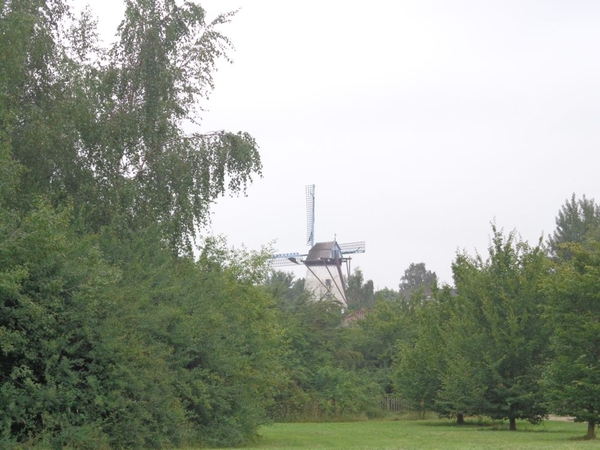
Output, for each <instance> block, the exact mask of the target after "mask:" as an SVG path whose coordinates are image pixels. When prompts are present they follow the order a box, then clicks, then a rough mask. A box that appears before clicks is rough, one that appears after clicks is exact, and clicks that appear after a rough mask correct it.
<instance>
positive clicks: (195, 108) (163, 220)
mask: <svg viewBox="0 0 600 450" xmlns="http://www.w3.org/2000/svg"><path fill="white" fill-rule="evenodd" d="M66 17H68V16H67V14H66V7H65V6H64V5H63V4H62V2H60V1H50V0H48V1H43V0H36V1H35V2H8V3H4V4H3V11H2V17H1V20H2V22H3V24H2V28H3V29H5V30H7V31H6V33H5V36H3V37H4V38H6V40H7V41H8V43H7V46H6V48H10V49H11V55H10V56H11V58H12V59H13V61H14V62H15V66H14V67H15V69H14V70H12V71H10V73H7V75H9V76H10V77H9V78H8V79H7V80H6V81H3V85H4V86H3V87H4V88H5V89H4V90H3V93H7V95H6V96H5V97H6V98H5V100H6V105H8V109H9V114H8V115H7V117H8V118H9V119H10V118H11V117H12V118H13V119H11V120H12V122H11V123H12V126H11V127H10V128H9V130H10V133H9V139H10V142H11V149H12V154H13V157H14V159H15V160H16V161H18V162H20V163H21V164H22V165H23V166H24V167H25V169H26V170H25V172H24V174H23V177H22V189H21V193H20V195H22V197H23V201H24V202H25V201H28V202H29V204H30V205H33V203H34V198H35V196H36V195H40V194H43V195H47V196H49V198H50V199H51V201H52V203H53V204H55V205H60V204H62V205H64V204H73V207H74V210H75V215H76V217H77V218H78V219H79V221H80V224H81V226H82V229H84V230H85V231H91V232H97V231H99V230H100V229H102V227H104V226H109V225H113V224H116V225H117V226H116V227H115V229H123V228H130V229H134V230H140V229H142V228H143V227H146V226H154V225H155V224H159V226H160V229H161V234H162V238H163V239H164V240H165V242H168V243H169V245H170V247H171V248H172V250H173V251H175V252H187V253H188V254H189V253H190V252H191V248H192V243H193V239H194V236H195V235H196V231H197V229H198V227H200V226H203V225H205V224H206V223H207V221H208V218H209V214H208V210H209V208H210V205H211V204H212V202H213V201H214V200H215V199H216V198H217V197H219V196H221V195H224V194H225V193H226V192H229V193H232V194H236V193H241V192H244V190H245V188H246V186H247V184H248V183H249V182H251V180H252V177H253V176H255V175H260V173H261V167H262V166H261V162H260V156H259V154H258V150H257V145H256V142H255V141H254V139H253V138H252V136H250V135H249V134H248V133H245V132H237V133H232V132H226V131H216V132H210V133H199V132H196V133H187V132H186V131H184V126H187V128H186V129H189V125H190V124H194V123H196V124H197V123H198V122H199V117H198V115H199V112H200V111H201V106H200V104H199V102H200V101H201V100H203V99H205V98H206V96H207V95H208V93H209V92H210V91H211V89H212V88H213V80H212V72H213V70H214V67H215V64H216V61H217V60H218V59H220V58H227V50H228V49H229V48H230V42H229V40H228V39H227V38H226V37H225V36H223V35H222V34H221V32H220V31H219V28H220V27H221V26H222V25H224V24H226V23H227V22H228V21H229V20H230V19H231V17H232V14H222V15H219V16H217V18H216V19H215V20H214V21H212V22H210V23H207V22H206V21H205V11H204V10H203V9H202V8H201V7H200V6H198V5H195V4H193V3H189V2H186V3H183V4H179V3H178V2H176V1H175V0H166V1H159V0H137V1H132V2H127V4H126V12H125V18H124V20H123V22H122V23H121V25H120V27H119V32H120V39H119V41H118V42H117V43H116V44H115V45H114V47H113V48H111V49H110V50H106V49H102V48H100V47H99V46H98V45H97V44H96V42H95V41H94V36H95V28H94V23H93V21H92V20H91V19H90V18H89V15H85V14H84V16H83V17H82V19H81V20H80V21H79V23H78V24H75V25H73V26H72V27H70V26H69V24H68V23H65V20H66ZM64 29H67V30H70V31H69V33H68V34H66V33H63V32H61V30H64ZM9 33H11V35H10V36H8V37H6V36H7V35H8V34H9ZM28 33H29V34H28ZM10 42H25V43H27V44H28V45H20V46H16V47H14V48H15V50H13V45H12V44H10ZM19 51H20V52H21V53H18V52H19ZM13 54H14V55H13ZM13 56H14V57H13ZM42 152H43V154H44V158H40V157H39V155H40V154H41V153H42Z"/></svg>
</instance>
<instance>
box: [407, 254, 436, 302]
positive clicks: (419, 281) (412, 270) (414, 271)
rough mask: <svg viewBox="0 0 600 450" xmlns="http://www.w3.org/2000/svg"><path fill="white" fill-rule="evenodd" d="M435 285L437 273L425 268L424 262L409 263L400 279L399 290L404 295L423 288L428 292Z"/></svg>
mask: <svg viewBox="0 0 600 450" xmlns="http://www.w3.org/2000/svg"><path fill="white" fill-rule="evenodd" d="M436 286H437V275H436V273H435V272H432V271H431V270H427V268H426V267H425V263H422V262H421V263H411V264H410V266H408V268H407V269H406V270H405V271H404V275H402V278H401V279H400V292H401V293H403V294H404V295H405V296H407V295H410V294H411V293H412V292H414V291H416V290H418V289H423V290H424V291H427V293H428V294H430V291H431V289H432V288H434V287H436Z"/></svg>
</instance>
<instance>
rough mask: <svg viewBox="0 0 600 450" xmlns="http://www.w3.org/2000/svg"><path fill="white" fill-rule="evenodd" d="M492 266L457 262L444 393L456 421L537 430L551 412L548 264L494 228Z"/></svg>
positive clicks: (473, 260)
mask: <svg viewBox="0 0 600 450" xmlns="http://www.w3.org/2000/svg"><path fill="white" fill-rule="evenodd" d="M492 230H493V237H492V243H491V245H490V247H489V249H488V252H489V256H488V258H487V259H486V260H484V259H483V258H481V257H480V256H476V257H471V256H469V255H467V254H464V253H462V254H459V255H457V257H456V260H455V261H454V263H453V266H452V270H453V274H454V282H455V285H456V289H457V291H458V297H457V298H456V302H455V303H456V306H455V307H454V308H453V309H452V311H451V317H450V320H449V322H448V333H447V334H446V342H447V349H446V351H447V352H448V354H449V355H451V357H452V359H453V360H450V361H449V362H448V370H447V372H446V374H445V376H444V379H443V389H442V390H441V392H440V396H441V398H442V400H443V401H444V402H445V403H446V404H447V405H448V406H449V407H450V408H453V409H454V410H455V412H456V413H459V412H462V413H471V414H483V415H486V416H489V417H491V418H493V419H508V420H509V422H510V429H511V430H515V429H516V420H517V419H527V420H529V421H531V422H532V423H537V422H539V421H540V420H541V419H542V418H543V417H544V415H545V414H546V410H545V408H544V405H543V399H542V392H541V388H540V385H539V379H540V375H541V368H542V364H543V362H544V361H545V360H546V358H547V355H548V344H547V343H548V337H549V332H548V330H547V328H546V327H545V326H543V321H542V320H541V313H542V307H543V305H544V303H545V299H544V297H543V295H542V294H541V291H540V283H541V282H542V280H543V279H544V277H545V276H546V274H547V260H546V257H545V255H544V253H543V251H542V249H541V248H540V246H539V245H538V246H537V247H533V248H532V247H530V246H529V245H528V244H527V243H525V242H523V241H519V240H517V239H516V237H515V233H514V232H513V233H510V234H509V235H508V237H506V238H505V237H504V236H503V234H502V232H501V231H499V230H497V229H496V227H495V226H492Z"/></svg>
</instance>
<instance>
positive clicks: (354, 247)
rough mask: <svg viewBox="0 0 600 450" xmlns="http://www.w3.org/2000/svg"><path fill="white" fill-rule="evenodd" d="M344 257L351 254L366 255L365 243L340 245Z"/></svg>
mask: <svg viewBox="0 0 600 450" xmlns="http://www.w3.org/2000/svg"><path fill="white" fill-rule="evenodd" d="M338 245H339V246H340V250H342V254H343V255H347V254H350V253H364V252H365V250H366V244H365V241H360V242H346V243H345V244H338Z"/></svg>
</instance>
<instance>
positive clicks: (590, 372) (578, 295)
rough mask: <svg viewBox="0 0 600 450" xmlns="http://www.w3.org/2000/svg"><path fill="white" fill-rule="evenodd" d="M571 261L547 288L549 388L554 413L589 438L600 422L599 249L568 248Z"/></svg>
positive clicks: (561, 266)
mask: <svg viewBox="0 0 600 450" xmlns="http://www.w3.org/2000/svg"><path fill="white" fill-rule="evenodd" d="M566 250H568V251H569V254H570V256H571V258H570V259H569V260H567V261H562V262H559V263H557V265H556V266H555V268H554V271H553V276H552V277H551V278H550V279H549V281H548V284H547V286H546V287H547V289H548V292H549V297H550V304H549V306H548V310H547V312H548V314H547V317H548V319H549V321H550V323H551V324H552V326H553V330H554V333H553V336H552V341H551V342H552V349H553V351H554V357H553V358H552V360H551V362H550V364H549V366H548V368H547V370H546V373H545V376H544V385H545V388H546V397H547V399H548V402H549V405H550V408H551V409H552V411H553V412H555V413H557V414H564V415H569V416H573V417H575V420H576V421H577V422H587V424H588V429H587V435H586V437H587V438H588V439H594V438H595V437H596V435H595V432H596V426H597V425H598V423H600V312H599V309H598V305H599V304H600V246H599V245H598V243H595V244H593V245H592V246H591V248H584V247H583V246H581V245H580V244H570V245H568V246H567V247H566Z"/></svg>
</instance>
